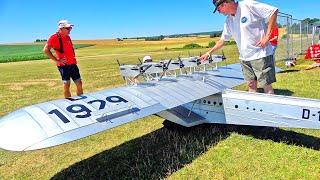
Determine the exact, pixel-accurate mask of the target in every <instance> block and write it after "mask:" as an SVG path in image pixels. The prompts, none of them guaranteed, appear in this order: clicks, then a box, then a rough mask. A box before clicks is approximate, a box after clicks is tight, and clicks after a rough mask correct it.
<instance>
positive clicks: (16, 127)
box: [0, 109, 43, 151]
mask: <svg viewBox="0 0 320 180" xmlns="http://www.w3.org/2000/svg"><path fill="white" fill-rule="evenodd" d="M39 128H41V127H40V125H39V124H38V123H37V122H36V121H35V120H34V119H33V118H32V117H31V116H30V115H29V114H28V113H27V112H26V111H24V110H23V109H19V110H17V111H14V112H12V113H10V114H8V115H7V116H4V117H3V118H1V119H0V148H1V149H6V150H10V151H23V150H25V149H27V148H28V147H30V146H31V145H33V144H35V143H36V142H39V141H40V140H41V137H43V134H41V131H37V129H39ZM39 133H40V134H39Z"/></svg>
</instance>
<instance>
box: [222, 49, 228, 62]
mask: <svg viewBox="0 0 320 180" xmlns="http://www.w3.org/2000/svg"><path fill="white" fill-rule="evenodd" d="M226 59H227V58H226V56H225V55H224V52H223V50H222V60H226Z"/></svg>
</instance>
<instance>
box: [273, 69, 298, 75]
mask: <svg viewBox="0 0 320 180" xmlns="http://www.w3.org/2000/svg"><path fill="white" fill-rule="evenodd" d="M298 71H300V70H297V69H286V70H282V71H280V72H278V74H284V73H291V72H298Z"/></svg>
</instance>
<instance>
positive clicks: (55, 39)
mask: <svg viewBox="0 0 320 180" xmlns="http://www.w3.org/2000/svg"><path fill="white" fill-rule="evenodd" d="M72 27H73V24H70V23H69V22H68V21H67V20H61V21H59V23H58V28H59V31H58V32H56V33H55V34H53V35H51V36H50V38H49V39H48V42H47V44H46V45H45V46H44V48H43V52H44V53H45V54H46V55H47V56H48V57H49V58H50V59H52V60H53V61H54V62H56V65H57V67H58V69H59V71H60V75H61V78H62V81H63V82H64V88H63V89H64V91H63V93H64V97H65V98H68V97H71V93H70V78H72V80H73V82H74V83H75V84H76V92H77V95H78V96H80V95H81V94H83V89H82V81H81V76H80V72H79V68H78V66H77V60H76V58H75V53H74V49H73V44H72V41H71V38H70V36H69V34H70V31H71V29H72ZM51 48H52V49H54V52H55V54H56V56H53V54H52V52H51Z"/></svg>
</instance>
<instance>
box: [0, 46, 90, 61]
mask: <svg viewBox="0 0 320 180" xmlns="http://www.w3.org/2000/svg"><path fill="white" fill-rule="evenodd" d="M93 45H94V44H75V45H74V49H78V48H84V47H89V46H93ZM43 46H44V45H43V44H36V45H0V63H6V62H18V61H30V60H41V59H47V58H48V57H47V55H45V54H44V53H43V52H42V49H43Z"/></svg>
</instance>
